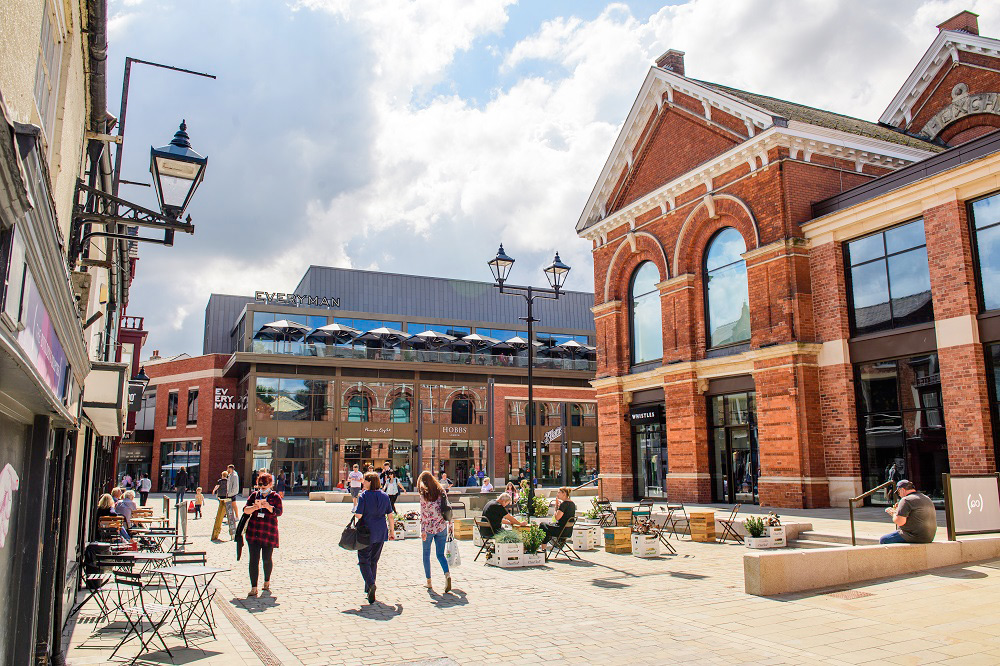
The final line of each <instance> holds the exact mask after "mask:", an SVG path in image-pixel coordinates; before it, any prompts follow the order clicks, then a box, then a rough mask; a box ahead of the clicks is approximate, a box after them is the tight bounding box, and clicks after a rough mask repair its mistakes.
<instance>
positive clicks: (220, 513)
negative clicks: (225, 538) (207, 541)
mask: <svg viewBox="0 0 1000 666" xmlns="http://www.w3.org/2000/svg"><path fill="white" fill-rule="evenodd" d="M227 476H229V472H228V471H227V470H222V476H221V477H219V480H218V481H216V482H215V488H213V489H212V492H213V493H215V496H216V497H217V498H219V508H218V510H217V511H216V512H215V526H214V527H213V528H212V541H218V540H219V533H220V532H222V519H223V518H224V517H225V515H226V505H227V504H228V503H229V496H228V494H227V493H228V492H229V482H228V481H227V480H226V477H227Z"/></svg>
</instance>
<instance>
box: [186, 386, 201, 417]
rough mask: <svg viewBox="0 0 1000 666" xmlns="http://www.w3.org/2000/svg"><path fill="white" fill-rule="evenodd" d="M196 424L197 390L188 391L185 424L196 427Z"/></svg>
mask: <svg viewBox="0 0 1000 666" xmlns="http://www.w3.org/2000/svg"><path fill="white" fill-rule="evenodd" d="M197 423H198V389H190V390H188V414H187V424H188V425H196V424H197Z"/></svg>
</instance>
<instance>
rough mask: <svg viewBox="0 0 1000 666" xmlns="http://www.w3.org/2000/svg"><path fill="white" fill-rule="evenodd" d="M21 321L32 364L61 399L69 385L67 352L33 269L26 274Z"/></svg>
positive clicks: (23, 345)
mask: <svg viewBox="0 0 1000 666" xmlns="http://www.w3.org/2000/svg"><path fill="white" fill-rule="evenodd" d="M21 312H22V315H21V322H22V323H23V324H24V330H22V331H21V332H20V333H18V335H17V342H18V344H20V345H21V349H23V350H24V353H25V354H27V356H28V358H29V359H31V363H32V365H34V366H35V369H36V370H38V373H39V374H40V375H41V376H42V379H44V380H45V383H46V384H48V386H49V388H50V389H52V392H53V393H55V394H56V396H58V397H59V398H60V399H61V398H62V397H63V396H64V395H65V394H64V393H63V392H64V390H65V388H66V369H67V367H68V364H67V362H66V353H65V352H64V351H63V347H62V344H61V343H60V342H59V336H58V335H56V329H55V327H54V326H53V325H52V320H51V319H50V318H49V312H48V310H46V309H45V303H43V302H42V295H41V294H40V293H39V291H38V287H37V286H36V285H35V279H34V278H33V277H32V275H31V270H30V269H29V270H27V271H26V272H25V275H24V297H23V299H22V301H21Z"/></svg>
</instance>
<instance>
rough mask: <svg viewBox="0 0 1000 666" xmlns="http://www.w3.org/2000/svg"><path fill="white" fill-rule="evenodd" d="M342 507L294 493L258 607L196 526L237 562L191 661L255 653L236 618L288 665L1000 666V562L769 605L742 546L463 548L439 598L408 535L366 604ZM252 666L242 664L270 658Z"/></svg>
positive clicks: (202, 542) (393, 545)
mask: <svg viewBox="0 0 1000 666" xmlns="http://www.w3.org/2000/svg"><path fill="white" fill-rule="evenodd" d="M210 508H211V507H210ZM401 508H404V509H405V508H409V507H401ZM349 512H350V506H349V505H341V504H327V503H323V502H308V501H307V500H304V499H303V500H298V499H292V498H286V500H285V514H284V516H282V517H281V518H280V519H279V522H280V531H281V548H279V549H278V550H277V551H276V553H275V570H274V575H273V578H272V586H273V588H274V592H273V594H272V595H269V596H263V597H259V598H256V599H248V598H246V596H245V595H246V592H247V590H248V589H249V582H248V575H247V573H246V558H247V555H246V554H244V559H243V561H241V562H238V563H237V562H236V561H235V547H234V545H233V544H231V543H228V542H223V543H212V542H210V541H209V540H208V536H209V531H210V529H211V521H209V520H202V521H191V522H189V523H188V525H189V530H190V532H191V534H192V537H191V539H192V541H193V542H194V543H193V545H191V546H189V549H190V550H206V551H207V552H208V557H209V561H210V563H211V564H217V565H224V566H229V567H232V571H230V572H228V573H226V574H222V575H220V576H219V577H218V579H217V582H218V584H219V588H220V589H219V593H218V594H217V596H216V603H217V604H225V605H226V611H225V612H220V611H219V609H217V610H216V617H217V618H218V619H219V622H220V630H219V635H220V640H219V641H218V647H216V646H214V645H209V644H206V645H205V646H204V647H205V649H206V652H207V651H208V650H215V651H217V652H218V654H206V655H205V657H203V658H199V659H192V660H189V661H196V662H197V663H199V664H201V663H206V664H216V663H220V664H221V663H231V662H227V661H223V660H222V659H223V658H224V657H226V658H228V657H237V658H242V657H243V655H246V654H247V650H248V649H249V650H250V652H251V653H253V646H251V645H250V643H253V641H248V640H247V639H245V638H243V636H242V635H241V633H240V630H239V629H240V628H239V626H238V625H239V622H240V621H242V622H243V623H244V624H245V625H246V626H247V627H249V628H250V629H251V631H252V632H253V634H254V635H255V636H256V637H257V641H258V643H257V647H258V648H259V647H260V646H261V645H262V646H264V648H266V650H267V652H269V654H270V655H271V656H272V658H276V659H278V662H277V663H290V664H296V663H299V664H317V665H318V664H339V663H378V664H435V665H436V664H452V663H458V664H464V663H480V662H483V661H490V662H494V663H510V662H514V661H524V660H545V661H559V662H566V661H572V662H589V663H596V662H611V663H614V662H619V661H621V660H622V659H625V658H627V659H628V661H629V662H630V663H636V664H647V663H648V664H652V663H656V664H664V663H666V664H672V663H695V662H696V663H705V664H726V665H731V664H740V663H762V662H766V663H768V664H785V663H788V664H792V663H794V664H801V663H803V662H809V661H812V662H820V663H825V664H826V663H829V664H857V663H871V662H883V663H900V664H906V663H946V664H947V663H955V664H958V663H974V660H977V659H978V660H981V661H985V663H1000V631H998V629H1000V609H998V608H997V605H996V604H995V603H984V600H986V599H994V600H995V599H997V598H1000V596H998V594H1000V561H998V562H994V563H984V564H978V565H969V566H964V567H950V568H947V569H939V570H935V571H932V572H929V573H925V574H920V575H913V576H904V577H899V578H895V579H891V580H885V581H879V582H875V583H868V584H861V585H855V586H852V587H851V589H850V590H845V589H840V590H832V591H831V590H828V591H826V593H801V594H795V595H785V596H782V597H776V598H761V597H752V596H748V595H746V594H744V593H743V573H742V572H743V568H742V556H743V553H744V552H745V550H744V548H743V547H742V546H739V545H734V544H731V543H730V544H719V543H694V542H691V541H689V540H687V539H684V540H681V541H679V542H676V547H677V549H678V551H679V554H678V555H677V556H663V557H659V558H651V559H639V558H636V557H633V556H630V555H611V554H608V553H605V552H604V551H592V552H585V553H581V556H582V557H583V558H584V561H583V562H580V563H568V562H565V561H559V562H550V563H548V564H547V565H546V566H544V567H538V568H531V569H513V570H501V569H496V568H493V567H486V566H483V565H482V558H481V559H480V562H475V563H474V562H473V561H472V558H473V556H474V555H475V553H476V550H477V549H476V548H474V546H473V544H472V542H469V541H464V542H459V544H460V548H461V552H462V556H463V563H462V566H461V567H460V568H458V569H456V570H455V571H454V580H455V589H454V591H453V593H452V594H448V595H444V594H441V590H442V589H443V578H442V576H441V573H440V569H439V568H437V567H438V565H437V563H436V561H435V560H434V558H433V557H432V566H433V567H434V568H435V569H436V572H435V573H434V583H435V588H436V589H435V590H434V591H428V590H427V589H425V588H424V587H423V572H422V566H421V556H420V552H421V542H420V540H419V539H406V540H404V541H400V542H390V543H387V544H386V546H385V548H384V551H383V556H382V561H381V563H380V565H379V579H378V581H379V582H378V590H379V591H378V600H377V602H376V603H375V604H374V605H371V606H369V605H368V604H367V602H366V601H365V599H364V595H363V590H362V587H363V584H362V581H361V577H360V574H359V573H358V569H357V560H356V556H355V555H354V553H350V552H347V551H343V550H341V549H339V548H338V547H337V545H336V544H337V541H338V539H339V536H340V531H341V529H342V527H343V526H344V525H345V524H346V523H347V521H348V518H349ZM206 513H207V514H212V515H214V512H213V511H211V510H209V511H207V512H206ZM828 520H835V519H834V518H830V519H828ZM874 524H875V525H876V526H877V523H874ZM835 526H836V525H835ZM839 527H840V528H842V527H843V525H842V523H841V524H840V525H839ZM671 542H672V543H675V540H673V539H671ZM845 591H847V592H851V593H850V594H844V593H843V592H845ZM830 592H833V593H832V594H831V593H830ZM857 593H860V594H857ZM904 612H905V621H902V620H901V619H900V617H901V614H902V613H904ZM229 615H232V616H234V617H235V618H237V620H236V622H233V621H231V620H230V619H229V617H228V616H229ZM223 623H225V624H226V625H228V628H226V629H223V626H222V625H223ZM234 625H237V626H234ZM74 637H75V634H74ZM366 638H367V641H365V639H366ZM230 650H232V651H230ZM80 652H81V650H80V649H74V651H73V652H72V653H71V657H76V655H77V654H78V653H80ZM254 657H255V658H256V659H257V660H256V661H252V660H248V661H246V662H243V661H240V662H236V663H253V664H256V663H266V662H265V661H264V660H262V659H261V658H260V657H259V656H257V655H256V654H255V653H254ZM212 659H216V660H217V661H211V660H212ZM970 660H972V661H970ZM100 661H106V659H102V660H100ZM71 663H73V664H77V663H79V664H85V663H96V662H84V661H71ZM150 663H169V662H163V661H159V662H156V661H154V662H150ZM177 663H188V662H180V661H178V662H177Z"/></svg>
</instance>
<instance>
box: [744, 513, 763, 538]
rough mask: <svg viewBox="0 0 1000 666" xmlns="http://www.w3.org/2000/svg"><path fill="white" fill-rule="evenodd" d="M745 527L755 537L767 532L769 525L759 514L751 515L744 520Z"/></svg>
mask: <svg viewBox="0 0 1000 666" xmlns="http://www.w3.org/2000/svg"><path fill="white" fill-rule="evenodd" d="M743 527H744V528H746V531H747V534H749V535H750V536H751V537H753V538H755V539H756V538H758V537H762V536H764V535H765V534H767V525H766V524H765V523H764V519H763V518H760V517H759V516H750V517H749V518H747V519H746V520H744V521H743Z"/></svg>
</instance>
